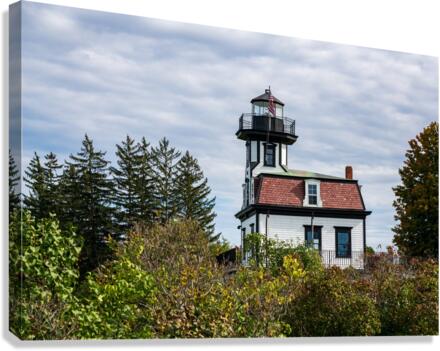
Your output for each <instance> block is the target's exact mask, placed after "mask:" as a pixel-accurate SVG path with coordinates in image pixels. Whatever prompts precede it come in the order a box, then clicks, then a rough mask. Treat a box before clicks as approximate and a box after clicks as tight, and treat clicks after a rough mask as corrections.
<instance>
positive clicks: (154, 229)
mask: <svg viewBox="0 0 440 351" xmlns="http://www.w3.org/2000/svg"><path fill="white" fill-rule="evenodd" d="M21 234H22V236H21ZM248 239H250V240H249V241H248V242H247V245H250V244H252V245H253V246H250V247H249V246H248V247H247V248H248V250H250V251H251V252H253V253H254V256H253V257H254V259H251V260H250V263H251V264H250V266H247V267H239V268H238V270H237V272H236V273H235V274H233V275H228V274H227V272H228V271H227V270H226V268H225V267H223V266H222V265H219V264H217V262H216V260H215V256H214V254H213V253H214V252H215V251H214V252H213V247H212V245H210V244H209V241H208V239H207V236H206V234H205V233H204V231H203V230H202V229H201V228H200V227H199V226H198V225H197V224H196V223H195V222H191V221H182V222H172V223H168V224H166V225H153V226H151V227H142V226H138V227H136V228H135V229H134V230H133V231H132V232H131V233H129V235H128V237H127V240H126V241H125V242H124V243H119V244H117V243H112V245H113V246H114V252H115V254H114V256H113V259H112V260H111V261H108V262H106V263H105V264H103V265H101V266H100V267H98V268H97V269H96V270H95V271H93V272H91V273H89V274H88V275H87V277H86V279H85V280H83V281H82V282H81V284H80V283H79V273H78V269H77V265H78V256H79V253H80V250H81V242H80V240H79V239H78V237H77V236H76V235H75V234H74V233H73V232H72V231H69V230H67V231H61V230H60V229H59V226H58V222H57V220H56V219H55V218H54V217H52V218H49V219H44V220H40V221H35V219H34V218H32V217H31V216H30V214H29V213H28V212H24V213H23V218H22V221H20V217H19V216H18V214H15V215H13V216H12V219H11V226H10V327H11V330H12V331H13V332H14V333H16V334H17V335H18V336H19V337H21V338H24V339H66V338H74V339H78V338H80V339H83V338H87V339H91V338H92V339H101V338H205V337H264V336H269V337H279V336H349V335H420V334H422V335H433V334H437V333H438V286H437V283H438V264H437V262H435V261H432V260H428V261H411V262H409V263H408V264H405V265H403V264H396V262H395V261H393V260H390V259H389V257H388V256H387V255H375V256H374V258H375V259H374V260H372V261H371V262H372V264H371V265H370V266H369V269H368V270H366V271H364V272H358V271H356V270H354V269H344V270H341V269H339V268H337V267H332V268H328V269H326V268H324V267H323V266H322V265H321V259H320V256H319V254H318V253H317V252H316V251H314V250H313V249H311V248H308V247H306V246H302V245H300V246H296V247H293V246H292V245H291V244H290V243H286V242H279V241H275V240H268V241H267V256H266V241H265V237H264V236H262V235H260V234H256V235H252V236H249V237H248ZM266 257H267V262H268V266H267V267H265V263H266ZM393 257H394V256H393Z"/></svg>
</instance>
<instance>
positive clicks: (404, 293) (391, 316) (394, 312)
mask: <svg viewBox="0 0 440 351" xmlns="http://www.w3.org/2000/svg"><path fill="white" fill-rule="evenodd" d="M371 281H372V284H373V288H374V291H373V294H374V298H375V299H376V304H377V308H378V311H379V312H380V320H381V324H382V335H437V334H438V263H437V262H436V261H433V260H426V261H417V260H413V261H412V262H410V263H409V264H408V265H407V266H404V265H396V264H392V263H390V261H389V260H387V259H386V258H385V257H382V258H381V260H380V262H378V264H377V265H376V268H375V270H373V272H372V276H371Z"/></svg>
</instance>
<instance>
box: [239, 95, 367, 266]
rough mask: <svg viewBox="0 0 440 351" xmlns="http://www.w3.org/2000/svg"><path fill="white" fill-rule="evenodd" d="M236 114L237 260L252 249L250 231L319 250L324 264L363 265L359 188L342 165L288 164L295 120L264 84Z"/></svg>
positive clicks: (364, 212) (350, 171) (363, 218)
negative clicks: (333, 168) (325, 168)
mask: <svg viewBox="0 0 440 351" xmlns="http://www.w3.org/2000/svg"><path fill="white" fill-rule="evenodd" d="M251 105H252V107H251V112H250V113H243V114H242V115H241V116H240V119H239V127H238V131H237V133H236V135H237V138H238V139H240V140H243V141H245V145H246V166H245V177H244V184H243V205H242V208H241V210H240V211H238V212H237V213H236V214H235V217H236V218H237V219H238V220H239V221H240V226H239V228H240V231H241V247H242V259H243V263H246V262H248V260H249V258H250V257H251V255H252V252H250V251H248V249H246V247H245V245H244V243H245V242H246V237H247V235H248V234H250V233H260V234H262V235H265V236H266V238H270V239H274V240H286V241H289V242H293V243H304V244H305V245H308V246H310V247H311V248H313V249H314V250H316V251H317V252H319V254H320V256H321V259H322V262H323V264H324V265H327V266H331V265H337V266H339V267H348V266H352V267H355V268H359V269H361V268H363V267H364V253H365V250H366V217H367V216H368V215H369V214H370V213H371V211H367V210H366V209H365V205H364V201H363V199H362V194H361V188H360V186H359V184H358V181H357V180H355V179H353V168H352V167H351V166H347V167H346V169H345V177H341V176H333V175H328V174H322V173H317V172H312V171H305V170H299V169H292V168H289V167H288V164H287V155H288V148H289V145H292V144H293V143H295V141H296V139H297V136H296V134H295V121H294V120H292V119H290V118H287V117H286V116H285V115H284V104H283V103H282V102H281V101H280V100H278V99H277V98H276V97H275V96H273V95H272V92H271V91H270V89H266V90H265V92H264V94H262V95H260V96H257V97H256V98H253V99H252V100H251Z"/></svg>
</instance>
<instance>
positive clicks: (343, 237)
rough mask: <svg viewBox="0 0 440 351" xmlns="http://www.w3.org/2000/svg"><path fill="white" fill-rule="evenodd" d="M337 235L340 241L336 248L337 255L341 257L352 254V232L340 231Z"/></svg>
mask: <svg viewBox="0 0 440 351" xmlns="http://www.w3.org/2000/svg"><path fill="white" fill-rule="evenodd" d="M336 235H337V243H338V246H337V248H336V250H337V255H338V256H339V257H348V256H350V233H349V232H347V231H339V232H337V234H336Z"/></svg>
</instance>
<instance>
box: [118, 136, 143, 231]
mask: <svg viewBox="0 0 440 351" xmlns="http://www.w3.org/2000/svg"><path fill="white" fill-rule="evenodd" d="M116 149H117V150H116V156H117V157H118V160H117V164H118V167H117V168H115V167H111V168H110V170H111V172H112V174H113V177H114V181H115V192H114V195H113V199H114V200H113V202H114V204H115V205H116V206H117V212H116V218H117V221H118V223H117V224H118V226H119V227H120V229H121V230H122V231H126V230H127V229H128V228H129V227H130V226H131V225H133V224H134V223H136V222H137V221H139V220H140V209H139V207H140V204H141V201H140V196H139V194H138V191H137V190H138V189H139V185H138V183H139V173H140V172H139V170H140V167H141V164H140V162H139V160H140V157H141V155H140V152H141V146H140V145H139V144H135V141H134V139H132V138H130V137H129V136H128V135H127V137H126V139H125V140H124V141H122V145H116ZM150 176H151V175H150Z"/></svg>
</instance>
